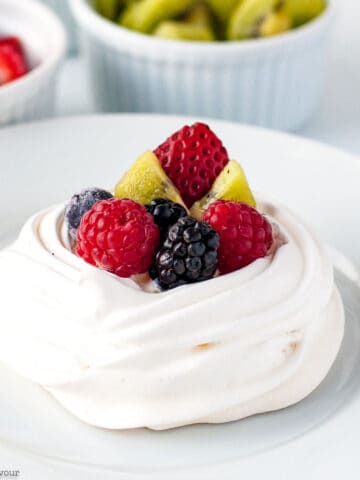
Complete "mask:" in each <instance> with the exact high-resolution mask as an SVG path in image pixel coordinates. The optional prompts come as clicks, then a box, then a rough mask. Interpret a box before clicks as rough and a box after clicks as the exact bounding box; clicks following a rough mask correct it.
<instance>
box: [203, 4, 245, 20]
mask: <svg viewBox="0 0 360 480" xmlns="http://www.w3.org/2000/svg"><path fill="white" fill-rule="evenodd" d="M240 1H241V0H206V2H207V4H208V5H209V6H210V8H211V10H212V11H213V12H214V14H215V15H216V17H217V19H218V20H219V21H220V22H222V23H226V22H227V20H228V18H229V17H230V14H231V12H232V11H233V10H234V8H235V7H236V6H237V5H238V4H239V3H240Z"/></svg>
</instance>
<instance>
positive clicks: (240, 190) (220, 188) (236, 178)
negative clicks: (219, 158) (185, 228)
mask: <svg viewBox="0 0 360 480" xmlns="http://www.w3.org/2000/svg"><path fill="white" fill-rule="evenodd" d="M216 200H232V201H234V202H243V203H247V204H248V205H250V206H251V207H256V202H255V198H254V196H253V194H252V192H251V190H250V187H249V184H248V181H247V179H246V176H245V173H244V170H243V169H242V167H241V165H240V164H239V163H238V162H236V161H235V160H231V161H230V162H229V163H228V164H227V165H226V167H225V168H224V169H223V171H222V172H221V173H220V175H219V176H218V177H217V179H216V180H215V182H214V183H213V185H212V187H211V189H210V191H209V192H208V193H207V194H206V195H205V196H204V197H203V198H201V199H200V200H199V201H197V202H195V203H194V205H193V206H192V207H191V209H190V215H191V216H193V217H195V218H197V219H201V215H202V213H203V212H204V211H205V210H206V209H207V208H208V206H209V205H210V204H211V203H212V202H215V201H216Z"/></svg>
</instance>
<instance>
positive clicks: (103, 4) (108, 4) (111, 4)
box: [95, 0, 124, 21]
mask: <svg viewBox="0 0 360 480" xmlns="http://www.w3.org/2000/svg"><path fill="white" fill-rule="evenodd" d="M123 4H124V1H123V0H95V8H96V10H97V11H98V12H99V13H100V15H102V16H103V17H105V18H107V19H108V20H111V21H113V20H116V18H117V17H118V15H119V13H120V8H121V7H122V6H123Z"/></svg>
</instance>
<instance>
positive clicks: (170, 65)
mask: <svg viewBox="0 0 360 480" xmlns="http://www.w3.org/2000/svg"><path fill="white" fill-rule="evenodd" d="M334 1H335V0H334ZM70 6H71V7H72V9H73V12H74V15H75V18H76V20H77V22H78V24H79V26H80V28H81V31H82V34H83V45H84V48H85V54H86V58H87V60H88V63H89V67H90V72H91V77H92V81H93V88H94V93H95V99H96V102H97V106H98V108H99V109H100V110H102V111H110V112H115V111H134V112H161V113H178V114H187V115H195V116H197V115H201V116H207V117H217V118H224V119H227V120H234V121H241V122H244V123H251V124H256V125H261V126H266V127H272V128H277V129H282V130H294V129H296V128H297V127H299V126H300V125H302V124H304V123H305V122H306V121H307V120H308V119H309V118H310V117H311V115H312V113H313V112H314V110H315V108H316V106H317V104H318V101H319V99H320V96H321V92H322V89H323V85H324V79H325V63H326V53H327V47H328V44H329V37H330V34H331V31H332V28H331V27H332V23H333V18H334V14H335V10H336V8H335V5H334V3H333V2H330V4H329V6H328V8H327V9H326V11H325V12H324V13H323V14H322V15H321V16H319V17H318V18H317V19H315V20H314V21H312V22H310V23H308V24H307V25H305V26H303V27H301V28H299V29H297V30H293V31H290V32H287V33H284V34H282V35H278V36H274V37H271V38H267V39H255V40H247V41H241V42H216V43H200V42H181V41H171V40H164V39H159V38H155V37H151V36H147V35H143V34H139V33H137V32H133V31H129V30H127V29H125V28H122V27H120V26H117V25H115V24H113V23H111V22H108V21H107V20H105V19H104V18H102V17H101V16H100V15H98V14H97V13H96V12H95V11H94V9H93V8H92V7H91V0H70Z"/></svg>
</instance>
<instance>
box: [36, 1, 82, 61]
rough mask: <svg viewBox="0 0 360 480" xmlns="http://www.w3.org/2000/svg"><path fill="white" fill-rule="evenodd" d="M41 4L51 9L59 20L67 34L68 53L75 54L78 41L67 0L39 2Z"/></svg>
mask: <svg viewBox="0 0 360 480" xmlns="http://www.w3.org/2000/svg"><path fill="white" fill-rule="evenodd" d="M41 2H42V3H45V4H46V5H48V6H49V7H50V8H52V9H53V10H54V11H55V12H56V13H57V14H58V15H59V17H60V18H61V20H62V22H63V24H64V25H65V27H66V30H67V34H68V48H69V53H71V54H75V53H76V52H77V43H78V42H77V40H78V39H77V31H76V26H75V22H74V18H73V16H72V14H71V12H70V8H69V0H41Z"/></svg>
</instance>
